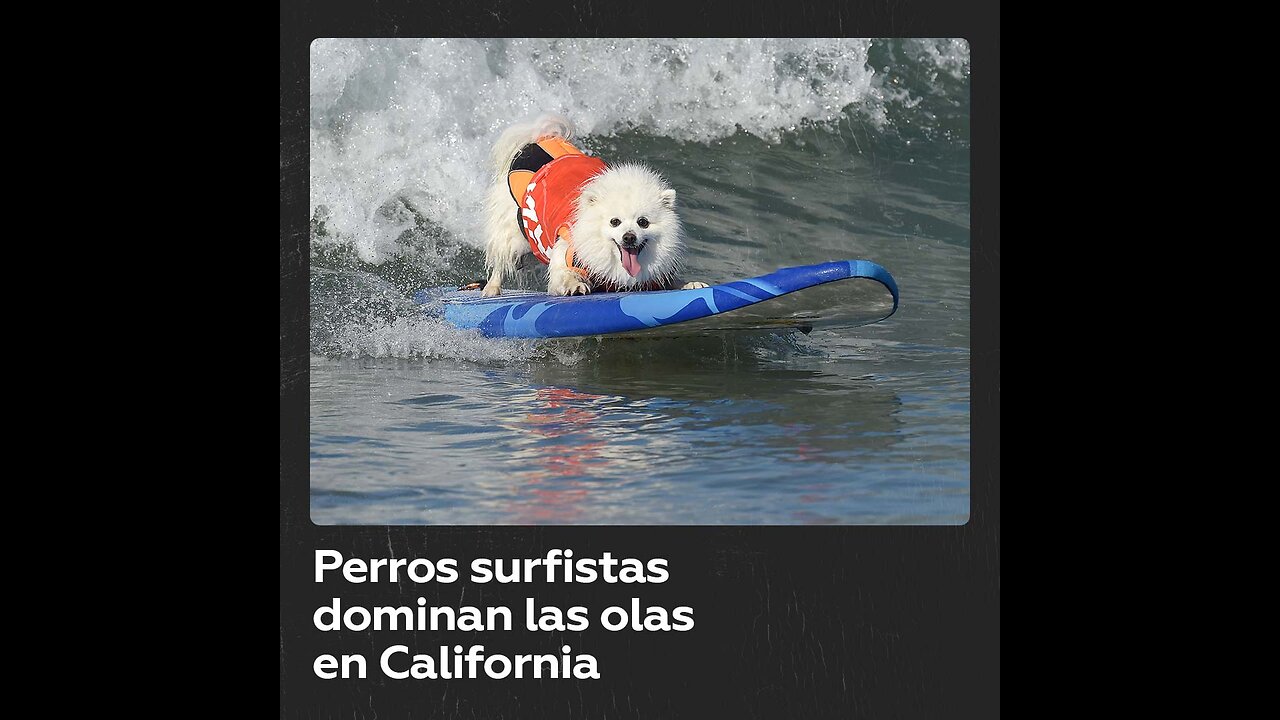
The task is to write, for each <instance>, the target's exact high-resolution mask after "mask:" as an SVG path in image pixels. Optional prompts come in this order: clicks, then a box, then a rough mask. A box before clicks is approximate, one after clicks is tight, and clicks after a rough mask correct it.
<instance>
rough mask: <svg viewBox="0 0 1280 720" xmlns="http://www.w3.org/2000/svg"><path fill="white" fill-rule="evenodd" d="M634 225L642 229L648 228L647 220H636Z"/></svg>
mask: <svg viewBox="0 0 1280 720" xmlns="http://www.w3.org/2000/svg"><path fill="white" fill-rule="evenodd" d="M636 224H637V225H639V226H640V227H642V228H647V227H649V218H640V219H639V220H636Z"/></svg>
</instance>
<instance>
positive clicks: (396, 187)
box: [310, 38, 968, 264]
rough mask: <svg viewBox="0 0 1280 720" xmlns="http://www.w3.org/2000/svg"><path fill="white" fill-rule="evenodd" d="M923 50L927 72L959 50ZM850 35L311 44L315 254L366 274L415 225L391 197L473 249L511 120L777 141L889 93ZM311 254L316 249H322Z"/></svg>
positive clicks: (876, 106) (873, 108)
mask: <svg viewBox="0 0 1280 720" xmlns="http://www.w3.org/2000/svg"><path fill="white" fill-rule="evenodd" d="M957 42H958V43H959V44H955V43H951V44H941V45H939V44H929V43H922V44H921V45H920V47H919V49H918V52H921V53H925V54H928V55H929V56H930V57H932V58H934V59H935V65H936V66H938V67H939V68H942V69H946V70H948V71H952V70H953V69H954V68H957V67H964V68H966V69H967V62H968V47H967V44H964V41H963V40H960V41H957ZM870 46H871V43H870V41H868V40H860V39H849V38H827V39H804V38H780V39H768V38H752V39H732V38H728V39H726V38H702V39H697V38H695V39H687V40H659V39H616V38H573V39H554V38H525V39H509V40H502V39H467V38H452V39H426V40H423V39H372V40H370V39H345V38H343V39H320V40H316V41H315V42H314V43H313V44H312V46H311V89H310V92H311V209H312V213H313V217H314V216H316V215H319V216H321V218H322V219H323V220H324V222H325V228H326V230H327V233H328V240H327V241H329V242H342V243H349V244H350V245H351V246H352V247H354V249H355V250H356V252H357V253H358V254H359V257H360V258H361V259H362V260H364V261H365V262H368V263H373V264H378V263H381V262H383V261H385V260H386V259H388V258H389V257H392V256H393V255H394V254H395V253H396V252H397V251H398V246H397V244H396V242H395V241H396V238H398V237H399V236H400V235H401V233H403V232H404V231H405V230H406V229H409V228H411V227H413V226H414V222H415V221H414V218H413V216H412V214H411V213H408V212H403V211H401V210H400V209H399V201H398V200H397V198H400V197H404V198H407V199H409V200H410V201H411V202H412V203H413V204H414V205H415V207H416V208H417V209H418V210H419V211H420V212H421V213H422V214H423V215H425V216H426V217H429V218H431V220H432V221H434V222H437V223H439V224H440V225H441V226H443V227H444V229H445V230H447V231H449V232H450V233H452V234H453V235H455V236H456V237H458V238H461V239H462V240H463V241H465V242H470V243H472V244H475V245H478V244H479V232H478V226H479V223H478V221H477V219H478V218H479V217H480V202H481V197H482V194H483V188H484V183H485V177H484V170H485V168H484V164H485V158H486V157H487V156H488V150H489V146H490V144H491V143H492V142H493V140H494V138H496V136H497V134H498V133H499V132H500V131H501V129H502V128H503V127H505V126H506V125H507V124H508V123H510V122H511V121H512V120H514V119H522V118H527V117H531V116H534V115H537V114H538V113H540V112H543V111H554V112H560V113H563V114H565V115H567V116H569V117H571V118H572V119H573V121H574V123H575V124H576V125H577V128H578V132H579V135H580V136H589V135H597V136H599V135H608V134H610V133H614V132H618V131H622V130H626V129H629V128H641V129H644V130H646V131H647V132H649V133H650V134H653V135H660V136H666V137H670V138H673V139H676V140H682V141H691V142H709V141H712V140H714V139H716V138H721V137H725V136H728V135H731V134H732V133H734V132H735V131H736V129H737V128H738V127H741V128H742V129H744V130H746V131H747V132H750V133H752V134H755V135H757V136H759V137H761V138H764V139H766V140H771V141H776V140H777V139H778V137H779V134H780V132H781V131H783V130H787V129H790V128H793V127H795V126H796V125H797V124H798V123H800V122H801V121H802V120H811V121H816V122H827V121H834V120H837V119H839V118H840V117H841V116H842V112H843V111H844V109H845V108H847V107H849V106H853V107H854V108H856V110H857V111H858V112H860V113H862V114H863V115H865V116H866V117H867V118H869V119H870V121H871V122H872V123H882V122H883V120H884V115H883V113H884V109H883V103H884V101H885V99H886V98H887V97H889V95H890V94H891V93H893V94H896V92H897V91H896V90H890V91H886V90H885V89H883V88H882V87H880V85H879V83H878V81H877V75H876V72H875V71H874V70H873V69H871V68H869V67H867V63H866V61H867V51H868V48H869V47H870ZM318 241H319V242H325V241H326V240H324V239H321V240H318Z"/></svg>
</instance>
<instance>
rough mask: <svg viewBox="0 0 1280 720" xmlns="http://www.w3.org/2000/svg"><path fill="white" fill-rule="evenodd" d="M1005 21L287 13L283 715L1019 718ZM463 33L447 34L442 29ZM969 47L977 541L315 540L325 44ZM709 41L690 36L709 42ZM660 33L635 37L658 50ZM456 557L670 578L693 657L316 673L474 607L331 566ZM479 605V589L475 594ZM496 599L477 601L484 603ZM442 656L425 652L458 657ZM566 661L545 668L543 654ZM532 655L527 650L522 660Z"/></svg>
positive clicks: (628, 645) (562, 594)
mask: <svg viewBox="0 0 1280 720" xmlns="http://www.w3.org/2000/svg"><path fill="white" fill-rule="evenodd" d="M997 13H998V4H995V3H993V4H992V5H991V6H990V7H988V8H986V9H985V10H979V9H975V8H972V7H965V6H961V5H960V4H957V3H949V2H946V1H945V0H927V1H924V0H921V1H917V2H911V3H902V2H883V1H873V2H867V3H860V4H857V5H841V6H839V7H828V6H825V5H821V4H814V3H790V4H785V5H769V6H765V5H763V4H752V3H746V4H743V3H740V2H725V1H724V0H713V1H712V2H707V3H702V4H700V5H699V6H697V7H696V8H692V9H690V11H689V12H688V13H686V14H684V15H681V16H679V17H677V16H675V15H673V14H668V13H664V12H662V11H659V10H656V9H650V8H648V7H647V6H643V5H627V6H620V7H617V8H615V7H612V6H606V5H605V4H604V3H600V4H598V5H596V4H591V3H588V4H583V5H581V6H571V7H566V8H564V9H557V8H556V7H554V6H549V5H546V4H543V5H540V6H539V7H537V8H529V7H526V6H522V5H517V4H515V3H510V2H497V3H491V4H489V5H485V6H481V5H480V4H468V5H465V6H464V5H459V6H457V7H453V8H448V9H447V10H446V9H445V7H444V6H434V5H430V4H427V3H413V2H408V1H402V2H384V1H379V2H371V3H367V4H365V3H350V2H329V3H321V2H313V3H284V2H282V4H281V26H280V27H281V37H280V61H281V62H280V65H281V70H280V648H281V656H280V713H281V716H282V717H291V718H292V717H308V718H310V717H317V718H318V717H339V716H342V717H351V716H353V715H354V716H356V717H374V716H375V714H376V716H378V717H382V718H386V717H498V716H504V717H512V716H516V717H525V718H527V717H544V716H545V717H561V718H563V717H606V716H607V717H663V718H674V717H691V718H708V717H951V718H958V717H980V718H993V717H998V715H999V650H1000V642H999V640H1000V622H999V620H1000V618H999V605H1000V592H999V578H1000V547H999V543H998V535H999V528H1000V484H999V479H1000V456H999V450H1000V446H999V442H1000V433H999V420H1000V406H999V397H1000V396H999V390H1000V361H999V358H1000V355H999V351H1000V322H999V298H1000V278H999V258H1000V254H999V249H1000V246H999V230H1000V212H999V210H1000V207H999V199H1000V193H999V164H1000V154H999V150H1000V148H999V136H1000V121H999V110H1000V98H999V78H1000V65H999V59H1000V38H999V26H998V22H997ZM442 16H447V19H442ZM711 22H714V23H715V30H716V34H717V35H719V36H770V37H777V36H830V35H845V34H846V33H847V34H857V35H860V36H867V35H872V36H897V37H943V36H945V37H964V38H966V39H968V41H969V43H970V50H971V64H972V71H973V74H972V85H971V87H972V96H971V97H972V107H973V122H972V135H971V138H972V148H973V152H972V155H971V158H972V161H971V162H972V165H971V178H972V186H971V187H972V225H971V238H972V245H971V250H972V255H971V258H972V259H971V268H972V276H971V277H972V296H971V297H972V305H971V323H972V356H971V357H972V377H973V393H972V443H971V448H972V463H971V498H970V520H969V522H968V523H967V524H966V525H962V526H836V527H778V526H766V527H722V526H706V527H703V526H673V527H644V526H620V527H607V526H579V527H573V526H554V527H459V526H454V527H430V526H421V527H419V526H413V527H405V526H390V527H388V526H318V525H315V524H313V523H312V522H311V520H310V499H309V477H308V469H309V461H308V445H309V428H308V412H309V410H308V393H309V383H308V335H309V329H308V328H309V325H308V319H309V318H308V301H307V284H308V271H309V268H308V249H307V243H308V218H307V211H308V199H307V198H308V178H309V173H308V131H307V125H308V120H307V117H308V88H307V79H308V62H309V56H308V49H309V45H310V42H311V40H313V39H314V38H317V37H393V36H400V37H418V36H420V37H446V36H539V35H561V34H564V35H597V34H599V35H616V36H625V35H641V34H643V35H647V36H665V35H688V34H689V33H688V32H681V31H685V30H688V29H689V27H692V26H696V27H704V26H706V27H708V28H709V27H710V26H709V25H708V24H709V23H711ZM690 23H692V25H690ZM641 28H642V29H643V32H636V30H637V29H641ZM318 547H328V548H334V549H338V550H341V551H343V552H344V553H347V554H349V555H355V556H366V557H386V556H387V555H388V554H391V555H394V556H396V557H406V556H424V557H443V556H453V557H457V558H459V559H460V560H461V561H462V562H463V563H465V562H466V561H467V560H468V559H470V558H473V557H477V556H479V555H480V554H486V555H493V556H497V557H516V556H528V555H532V554H542V553H545V551H546V550H547V549H550V548H552V547H569V548H573V549H574V551H575V553H576V554H578V555H579V556H585V555H587V554H592V553H595V554H598V553H600V552H603V551H605V550H609V551H611V552H613V553H614V554H615V555H619V556H625V555H631V556H635V557H657V556H662V557H667V558H668V560H669V561H670V566H671V573H672V579H671V581H670V582H668V583H666V584H665V585H663V586H661V587H660V588H654V589H652V590H650V591H648V592H646V594H645V598H646V601H649V600H652V601H653V602H654V603H659V602H661V603H663V604H666V605H668V606H671V605H675V604H690V605H693V606H694V607H695V609H696V610H697V612H698V616H697V617H698V627H697V628H696V629H695V631H693V632H690V633H685V634H681V635H679V636H675V635H659V636H654V637H639V636H634V635H629V634H627V633H623V634H614V635H609V634H602V633H599V632H595V633H593V632H592V631H587V632H586V633H581V634H572V635H573V637H569V636H565V637H561V638H552V639H548V638H540V637H538V636H522V635H521V634H519V633H513V634H510V637H509V638H507V639H506V640H505V641H511V642H515V645H514V646H518V647H520V648H521V651H524V652H528V651H531V650H532V651H536V652H553V651H554V650H553V647H558V646H559V644H560V643H561V642H567V643H569V644H571V645H574V646H575V647H577V648H581V651H584V652H592V653H593V654H596V655H597V657H598V658H600V660H601V662H602V671H603V670H604V669H605V667H604V664H605V663H607V664H608V666H607V672H606V673H605V677H604V678H603V679H601V680H598V681H581V682H580V681H543V682H538V681H517V682H512V681H479V680H477V681H448V682H445V681H435V682H430V681H403V682H399V683H397V682H394V681H388V680H385V679H383V680H378V679H376V678H377V677H378V673H377V672H376V671H374V672H371V674H370V679H368V680H364V681H355V680H352V681H327V682H321V681H318V680H317V679H316V678H315V677H314V676H313V675H312V674H311V666H310V662H311V659H312V658H314V656H315V654H316V653H318V652H340V651H341V650H343V649H346V650H348V651H350V652H370V651H371V650H372V649H373V648H374V647H375V646H377V647H378V648H380V647H383V646H385V645H386V644H389V641H387V640H386V639H385V638H382V637H375V636H373V635H372V634H368V635H363V636H360V635H356V636H352V635H350V634H347V635H346V636H343V637H340V638H335V637H325V636H321V635H320V634H319V633H318V632H316V631H315V630H314V629H313V628H312V627H311V624H310V621H311V613H312V612H313V611H314V609H315V608H316V607H318V606H319V605H321V604H323V603H325V602H327V601H328V599H329V598H330V597H332V596H333V595H341V596H342V597H343V598H344V600H350V602H353V603H355V602H367V603H370V604H391V603H392V602H395V601H397V600H399V601H401V602H412V599H413V598H414V597H416V596H418V595H423V594H424V592H428V591H429V592H430V593H432V594H431V595H430V597H431V599H432V602H439V603H449V602H457V601H459V600H460V599H461V598H462V595H461V594H460V593H465V592H467V589H466V588H462V587H458V586H441V587H431V588H428V589H427V590H425V591H424V588H421V587H408V588H405V587H401V588H378V587H374V588H369V587H365V586H354V585H352V586H346V587H343V586H336V587H335V586H331V585H332V584H331V583H326V585H325V586H324V587H318V586H316V585H315V584H314V583H312V582H311V577H310V570H311V554H312V552H313V550H314V549H316V548H318ZM457 585H462V584H461V583H459V584H457ZM470 592H471V593H472V595H470V596H468V597H470V598H471V599H472V600H474V599H475V597H476V596H475V595H474V593H476V592H478V591H477V589H476V588H474V587H473V588H471V589H470ZM483 593H484V594H485V597H484V601H485V602H509V603H512V604H517V603H520V602H522V598H524V597H526V596H530V597H536V598H537V599H538V600H539V602H548V603H558V604H562V606H567V605H572V604H587V605H602V604H606V603H613V602H617V601H625V599H626V597H627V596H628V593H627V591H626V590H625V589H622V590H620V589H618V588H613V587H602V586H596V585H593V586H590V587H574V586H568V587H564V586H561V587H555V586H548V587H531V586H530V587H513V588H505V589H503V588H499V589H496V590H490V589H485V590H483ZM455 641H456V642H458V643H461V644H463V645H464V646H465V645H468V644H470V643H471V642H487V643H489V642H491V644H490V646H491V647H493V648H495V651H497V648H499V647H500V646H501V644H502V642H504V640H502V639H495V638H487V639H483V640H476V639H475V638H473V637H469V636H467V634H465V633H460V634H459V636H458V637H457V638H452V637H443V636H442V637H440V638H430V639H423V640H422V643H421V644H422V648H421V649H420V651H422V652H431V651H432V650H433V649H434V648H435V647H436V646H437V645H439V644H443V643H445V642H455ZM538 643H542V644H545V645H546V647H538V648H534V647H532V645H537V644H538ZM514 646H513V647H514Z"/></svg>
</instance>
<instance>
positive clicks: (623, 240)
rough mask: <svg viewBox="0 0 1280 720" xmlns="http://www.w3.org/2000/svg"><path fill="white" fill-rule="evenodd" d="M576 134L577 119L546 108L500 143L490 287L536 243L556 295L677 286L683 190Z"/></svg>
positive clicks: (489, 224) (490, 218) (496, 289)
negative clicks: (596, 153) (586, 149)
mask: <svg viewBox="0 0 1280 720" xmlns="http://www.w3.org/2000/svg"><path fill="white" fill-rule="evenodd" d="M572 135H573V128H572V125H570V123H569V121H568V120H566V119H565V118H562V117H559V116H555V115H543V116H542V117H540V118H538V119H537V120H534V121H532V122H527V123H520V124H517V125H513V126H512V127H509V128H507V130H506V131H504V132H503V134H502V136H501V137H500V138H499V139H498V142H497V144H496V145H494V148H493V181H492V183H491V184H490V187H489V191H488V196H487V198H486V201H485V205H486V210H485V235H486V237H485V258H484V261H485V270H486V271H488V272H489V282H488V283H487V284H486V285H485V286H484V295H486V296H494V295H497V294H499V293H500V292H502V281H503V279H504V278H506V277H508V276H510V275H512V274H513V273H514V272H515V268H516V263H517V261H518V260H519V259H520V257H521V256H522V255H524V254H525V253H529V252H532V254H533V255H534V256H535V257H537V259H538V260H540V261H541V262H542V263H543V264H545V265H547V292H548V293H550V294H552V295H585V294H587V293H590V292H623V291H630V290H667V289H672V288H675V287H677V286H678V281H677V279H676V278H677V277H678V275H679V272H680V269H681V263H680V252H681V250H682V248H683V242H684V237H683V230H682V228H681V226H680V218H679V217H678V216H677V215H676V212H675V203H676V191H675V190H673V189H672V188H670V187H668V186H667V184H666V183H665V182H664V181H663V179H662V178H661V177H659V176H658V174H657V173H655V172H653V171H652V170H649V169H648V168H645V167H642V166H640V165H617V166H614V167H609V166H607V165H605V164H604V162H602V161H601V160H600V159H599V158H595V157H590V156H587V155H585V154H584V153H583V152H582V151H581V150H579V149H578V148H576V147H574V146H573V145H572V144H570V143H569V138H571V137H572ZM704 287H707V285H706V283H701V282H691V283H687V284H685V285H684V286H683V288H684V289H689V288H704Z"/></svg>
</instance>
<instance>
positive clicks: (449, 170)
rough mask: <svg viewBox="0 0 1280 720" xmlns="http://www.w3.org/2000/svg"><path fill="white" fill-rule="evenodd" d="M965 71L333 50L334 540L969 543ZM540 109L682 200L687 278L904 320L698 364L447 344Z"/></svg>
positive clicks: (314, 430)
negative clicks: (447, 290) (833, 301)
mask: <svg viewBox="0 0 1280 720" xmlns="http://www.w3.org/2000/svg"><path fill="white" fill-rule="evenodd" d="M969 72H970V67H969V48H968V45H967V43H966V42H965V41H964V40H961V39H928V40H926V39H905V40H904V39H888V40H858V39H850V38H837V39H760V38H757V39H738V40H735V39H691V40H654V39H640V40H620V39H561V40H556V39H506V40H503V39H480V40H477V39H462V38H455V39H420V40H403V39H399V40H397V39H377V40H364V39H321V40H317V41H315V42H314V43H313V44H312V46H311V82H310V93H311V110H310V122H311V129H310V173H311V177H310V207H311V239H310V268H311V279H310V317H311V320H310V322H311V361H310V397H311V401H310V431H311V461H310V475H311V517H312V520H313V521H314V522H316V523H319V524H326V525H328V524H467V525H471V524H480V525H484V524H537V523H563V524H655V525H662V524H680V525H707V524H770V525H786V524H809V523H833V524H864V523H909V524H959V523H964V522H966V520H967V519H968V516H969V486H970V485H969V480H970V429H969V424H970V371H969V363H970V352H969V337H970V335H969V319H970V317H969V265H970V237H969V218H970V202H969V197H970V192H969V154H970V146H969V107H970V101H969V92H970V91H969ZM542 111H555V112H560V113H562V114H565V115H567V116H568V117H570V118H571V119H572V120H573V121H574V122H575V124H576V125H577V133H578V134H577V139H578V140H579V141H580V142H579V143H578V144H579V145H580V146H581V147H584V148H585V149H586V150H587V151H589V152H591V153H592V154H596V155H599V156H600V157H602V158H603V159H605V160H606V161H616V162H621V161H642V162H645V163H647V164H648V165H650V166H651V167H653V168H654V169H656V170H658V171H659V172H660V173H662V174H663V175H664V176H665V177H666V178H667V180H668V181H669V182H670V183H671V184H672V185H673V186H674V187H675V188H676V189H677V191H678V193H679V198H680V212H681V217H682V219H683V221H684V224H685V227H686V229H687V233H688V243H687V245H688V248H687V253H686V265H687V268H688V270H687V271H686V279H699V280H703V281H705V282H708V283H712V284H715V283H718V282H725V281H729V280H733V279H738V278H743V277H749V276H753V275H758V274H762V273H766V272H770V271H772V270H775V269H777V268H780V267H785V266H791V265H801V264H809V263H817V262H824V261H828V260H838V259H852V258H861V259H867V260H872V261H874V262H876V263H879V264H881V265H883V266H884V267H885V268H887V269H888V270H889V271H890V272H891V273H892V274H893V276H894V278H895V279H896V280H897V282H898V285H899V288H900V290H901V305H900V307H899V310H898V312H897V313H896V314H895V315H894V316H892V317H891V318H889V319H887V320H884V321H882V322H880V323H876V324H873V325H867V326H863V327H857V328H846V329H839V330H822V329H816V330H814V331H813V332H812V333H811V334H809V335H804V334H800V333H792V334H780V335H740V336H733V335H730V336H724V337H711V338H694V339H680V340H676V339H667V340H661V339H652V340H635V339H617V338H615V339H609V338H583V339H565V340H554V341H551V340H510V339H488V338H483V337H481V336H479V335H478V334H476V333H475V332H473V331H461V330H457V329H454V328H451V327H449V326H447V325H445V324H444V323H443V322H442V321H440V320H439V319H437V318H434V317H431V316H429V315H428V314H426V313H424V312H423V311H422V308H420V307H418V306H416V305H414V304H413V302H412V296H413V294H414V292H415V291H417V290H419V289H421V288H424V287H433V286H439V285H449V284H460V283H463V282H467V281H471V280H477V279H481V278H482V277H483V253H482V251H481V250H480V247H481V243H482V240H481V238H482V235H481V230H480V212H479V211H480V198H481V196H482V193H483V188H484V183H485V175H486V167H485V166H486V161H487V157H488V149H489V146H490V145H491V143H492V141H493V139H494V138H495V137H496V136H497V134H498V133H499V132H500V131H501V129H502V128H503V127H505V126H506V125H507V124H508V123H509V122H510V121H512V120H514V119H518V118H525V117H530V116H533V115H537V114H538V113H540V112H542ZM544 282H545V281H544V280H543V278H542V276H541V274H540V273H536V272H529V273H524V274H522V275H521V276H520V277H519V278H518V279H517V282H516V283H515V286H516V287H528V288H536V287H538V286H539V284H540V283H544Z"/></svg>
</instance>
